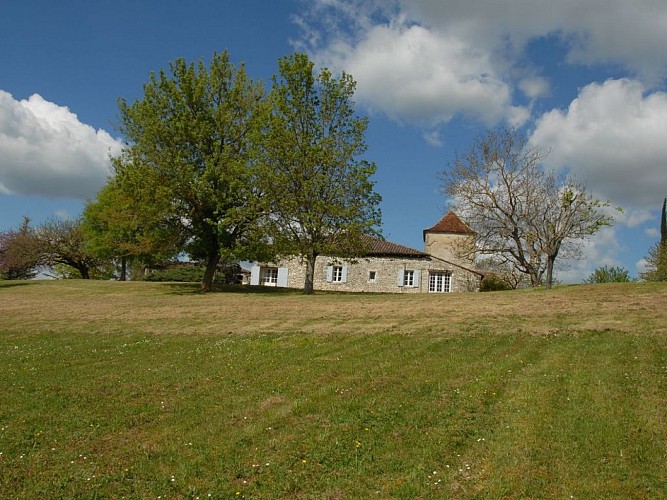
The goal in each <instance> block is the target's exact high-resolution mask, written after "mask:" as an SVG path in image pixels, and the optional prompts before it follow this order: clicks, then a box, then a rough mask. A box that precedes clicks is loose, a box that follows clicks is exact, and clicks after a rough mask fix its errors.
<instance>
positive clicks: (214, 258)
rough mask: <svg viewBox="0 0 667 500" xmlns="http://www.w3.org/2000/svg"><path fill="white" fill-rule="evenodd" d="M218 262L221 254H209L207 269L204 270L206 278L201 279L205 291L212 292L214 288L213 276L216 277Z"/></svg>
mask: <svg viewBox="0 0 667 500" xmlns="http://www.w3.org/2000/svg"><path fill="white" fill-rule="evenodd" d="M218 262H220V254H219V253H217V252H216V253H215V254H213V255H209V256H208V261H207V262H206V271H204V278H203V279H202V281H201V289H202V290H203V291H204V292H210V291H211V289H212V288H213V278H214V277H215V270H216V268H217V267H218Z"/></svg>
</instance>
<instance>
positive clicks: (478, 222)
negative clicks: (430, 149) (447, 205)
mask: <svg viewBox="0 0 667 500" xmlns="http://www.w3.org/2000/svg"><path fill="white" fill-rule="evenodd" d="M545 158H546V153H544V152H542V151H540V150H539V148H536V147H531V146H530V145H529V144H528V141H527V139H526V137H525V136H524V135H522V134H520V133H519V132H517V131H516V130H513V129H509V128H500V129H498V130H494V131H488V132H487V133H486V134H485V135H483V136H480V137H479V138H478V139H477V140H476V141H475V143H474V144H473V146H472V147H471V148H470V150H469V151H468V152H467V154H465V155H463V156H457V158H456V160H455V162H454V164H453V165H451V166H450V168H448V169H446V170H445V171H444V172H443V173H442V176H441V179H442V188H443V192H444V193H445V194H447V195H449V196H451V198H452V204H453V208H454V209H455V210H456V211H457V212H459V213H461V214H462V215H463V217H464V218H465V220H466V222H467V223H468V225H470V227H471V228H472V229H474V230H475V231H476V236H475V245H473V246H471V248H472V250H471V251H472V252H474V253H475V254H477V255H492V256H494V258H496V259H499V260H501V261H505V262H508V263H511V265H513V266H514V267H515V268H516V269H517V270H518V271H520V272H521V273H524V274H526V275H528V276H529V277H530V281H531V285H532V286H539V285H541V284H542V283H544V285H545V286H546V288H550V287H551V285H552V283H553V280H554V276H553V271H554V264H555V262H556V259H557V258H559V257H561V258H563V257H569V258H577V257H579V253H578V250H579V245H578V243H580V242H581V241H582V240H583V239H585V238H586V237H588V236H590V235H593V234H595V233H596V232H597V231H598V230H599V229H600V228H602V227H603V226H606V225H609V224H611V223H612V222H613V218H612V217H611V216H609V215H607V214H606V213H604V212H603V210H602V209H603V208H605V207H606V206H608V204H606V203H601V202H600V201H599V200H597V199H595V198H593V196H592V195H590V194H589V193H587V191H586V187H585V186H584V185H583V184H581V183H580V182H578V181H576V179H574V178H573V177H570V176H567V177H557V176H556V175H555V174H554V173H553V172H548V171H545V170H544V169H543V168H542V161H543V160H544V159H545Z"/></svg>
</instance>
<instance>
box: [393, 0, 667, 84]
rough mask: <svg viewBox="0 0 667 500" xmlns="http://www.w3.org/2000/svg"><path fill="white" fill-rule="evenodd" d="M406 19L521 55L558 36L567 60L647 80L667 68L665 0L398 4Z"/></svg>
mask: <svg viewBox="0 0 667 500" xmlns="http://www.w3.org/2000/svg"><path fill="white" fill-rule="evenodd" d="M399 3H400V5H401V8H402V10H403V12H404V13H405V14H406V15H409V16H411V17H412V18H413V19H415V20H417V21H418V22H420V23H424V24H426V25H428V26H431V27H433V29H438V30H445V31H447V32H448V33H451V34H453V35H455V36H457V37H459V38H461V39H464V40H466V41H468V42H470V43H475V44H476V45H477V46H480V47H481V46H483V47H486V48H487V50H489V51H497V50H499V48H500V47H501V46H503V45H504V46H505V48H509V49H510V50H513V51H515V52H517V53H518V52H520V51H521V50H522V49H523V48H524V46H525V44H526V43H527V42H528V41H529V40H531V39H536V38H540V37H545V36H557V37H559V38H560V39H561V41H562V42H563V43H564V44H565V46H566V48H567V50H568V56H567V58H568V61H570V62H577V63H584V64H598V63H609V62H611V63H616V64H620V65H622V66H624V67H625V68H627V69H629V70H630V71H633V72H636V73H638V74H640V75H643V76H644V77H646V78H647V79H651V80H652V79H656V78H660V77H663V76H664V75H665V72H666V70H667V54H666V53H665V50H664V47H665V46H666V45H667V3H665V2H664V0H635V1H633V2H627V1H626V0H559V1H557V2H554V1H553V0H515V1H512V2H498V1H497V0H467V1H466V2H460V1H457V0H400V2H399Z"/></svg>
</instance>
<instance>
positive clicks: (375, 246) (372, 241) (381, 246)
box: [363, 236, 429, 257]
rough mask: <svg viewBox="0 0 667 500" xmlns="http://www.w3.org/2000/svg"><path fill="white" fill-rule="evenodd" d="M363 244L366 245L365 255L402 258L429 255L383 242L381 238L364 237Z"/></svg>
mask: <svg viewBox="0 0 667 500" xmlns="http://www.w3.org/2000/svg"><path fill="white" fill-rule="evenodd" d="M363 238H364V243H365V245H366V255H368V256H371V255H376V256H378V255H385V256H387V255H396V256H402V257H429V254H427V253H425V252H422V251H420V250H415V249H414V248H410V247H406V246H403V245H399V244H397V243H392V242H391V241H386V240H383V239H382V238H374V237H372V236H364V237H363Z"/></svg>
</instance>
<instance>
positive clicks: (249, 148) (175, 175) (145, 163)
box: [114, 52, 264, 290]
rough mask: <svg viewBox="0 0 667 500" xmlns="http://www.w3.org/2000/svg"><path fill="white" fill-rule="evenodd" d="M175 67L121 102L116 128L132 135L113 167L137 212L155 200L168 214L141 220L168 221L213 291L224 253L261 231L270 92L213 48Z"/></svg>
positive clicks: (241, 247) (238, 251) (236, 251)
mask: <svg viewBox="0 0 667 500" xmlns="http://www.w3.org/2000/svg"><path fill="white" fill-rule="evenodd" d="M170 70H171V71H170V74H169V75H168V74H167V73H165V72H164V71H161V72H160V73H159V74H158V75H155V74H151V77H150V80H149V82H148V83H147V84H146V85H144V96H143V98H142V99H140V100H138V101H136V102H134V103H133V104H131V105H130V104H127V103H126V101H125V100H122V99H121V100H120V101H119V107H120V117H121V125H120V127H119V130H120V131H121V133H123V135H124V136H125V138H126V139H127V141H128V144H127V146H126V147H125V148H124V150H123V153H122V154H121V156H120V157H118V158H116V159H115V160H114V169H115V173H116V177H117V178H119V179H121V180H120V181H119V182H120V183H121V185H122V186H123V189H125V190H126V195H127V196H128V197H129V198H131V199H133V200H137V201H136V203H137V205H135V207H136V208H137V209H136V210H134V211H133V213H135V214H136V215H137V216H138V217H140V216H141V214H142V213H143V210H142V209H141V208H142V206H143V207H148V208H150V209H151V210H152V211H155V209H156V208H159V209H160V210H161V211H162V217H159V218H158V217H155V214H151V216H150V217H148V218H146V220H142V222H145V223H146V225H147V226H151V225H152V224H154V223H155V222H156V220H159V221H160V223H161V224H168V225H170V226H171V227H170V231H169V232H170V233H171V234H179V235H181V236H182V238H183V241H185V242H187V244H186V246H185V250H186V251H187V252H188V253H189V254H190V255H191V256H192V257H193V258H195V259H203V260H204V261H205V262H206V271H205V273H204V277H203V279H202V288H203V289H204V290H210V288H211V285H212V282H213V277H214V274H215V269H216V267H217V265H218V262H219V261H220V259H221V257H222V256H224V257H225V259H226V260H234V259H235V258H240V257H247V256H248V253H249V250H248V249H249V246H250V243H253V242H255V241H256V239H257V238H256V237H255V235H253V229H255V228H256V222H257V220H258V219H259V217H260V215H261V213H260V211H259V210H260V206H259V198H260V196H259V194H260V193H258V192H257V190H256V168H255V167H256V162H255V160H254V144H255V142H254V139H255V138H256V135H255V133H254V130H255V128H256V126H257V125H258V123H259V122H260V121H261V120H259V118H260V111H261V110H262V109H263V108H262V106H261V103H262V100H263V96H264V91H263V89H262V86H261V85H260V84H259V83H255V82H254V81H253V80H252V79H250V78H249V77H248V76H247V75H246V72H245V68H244V66H243V65H241V66H240V67H238V68H236V67H235V66H234V65H232V64H231V63H230V62H229V55H228V53H227V52H223V53H222V54H214V56H213V58H212V60H211V62H210V65H209V67H208V68H207V67H206V66H205V65H204V63H203V62H199V64H198V65H195V64H193V63H190V64H188V63H187V62H186V61H185V60H183V59H178V60H176V61H175V62H174V63H173V64H171V66H170ZM154 194H157V196H158V198H159V200H160V202H159V203H158V205H157V206H156V205H151V203H152V202H151V201H150V200H151V197H152V196H153V195H154ZM151 231H152V230H151Z"/></svg>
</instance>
